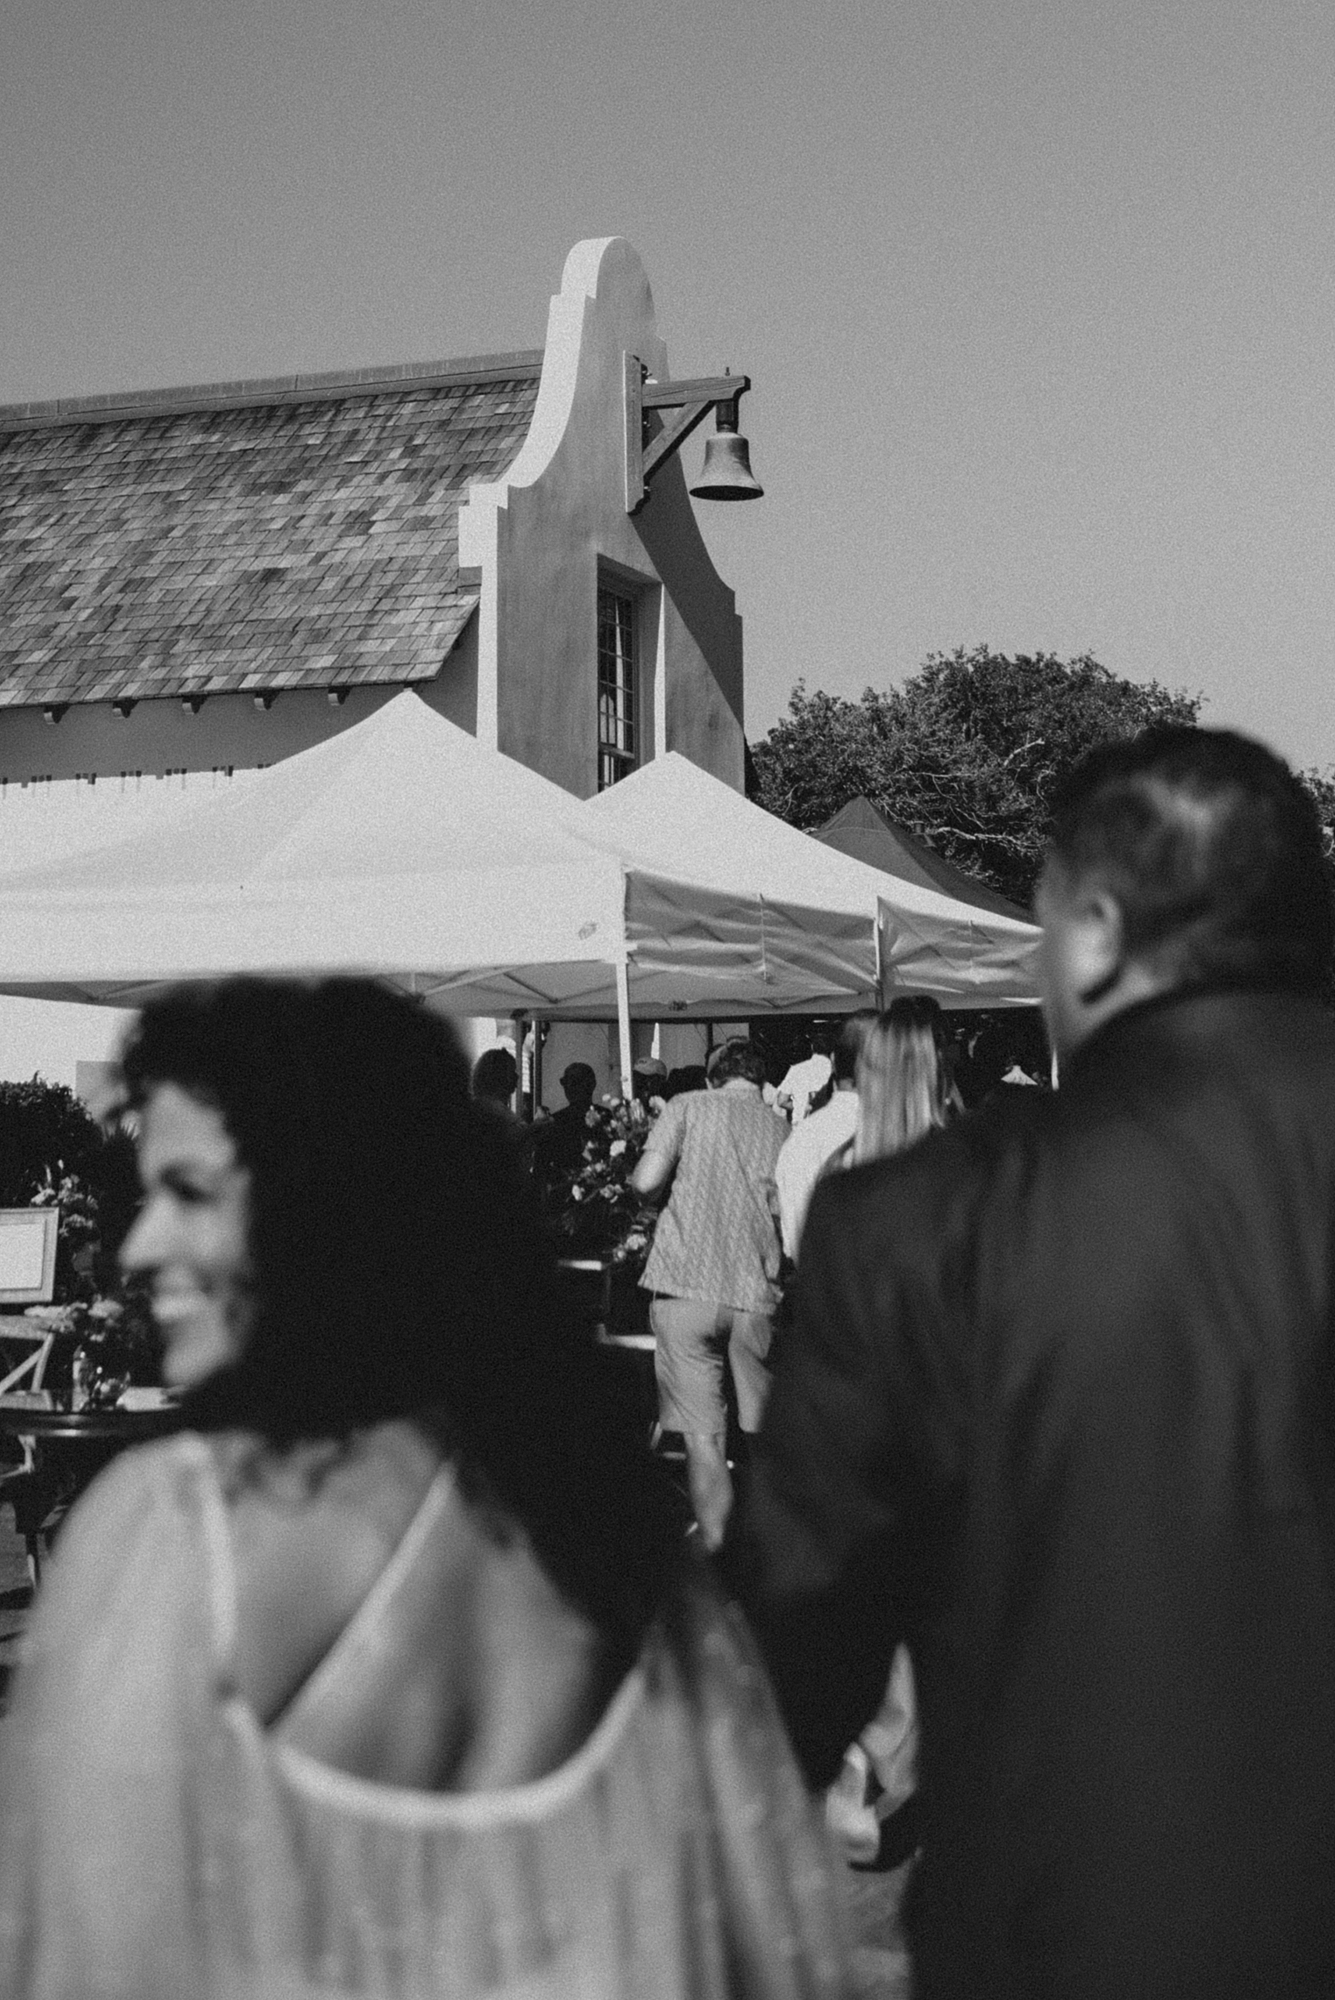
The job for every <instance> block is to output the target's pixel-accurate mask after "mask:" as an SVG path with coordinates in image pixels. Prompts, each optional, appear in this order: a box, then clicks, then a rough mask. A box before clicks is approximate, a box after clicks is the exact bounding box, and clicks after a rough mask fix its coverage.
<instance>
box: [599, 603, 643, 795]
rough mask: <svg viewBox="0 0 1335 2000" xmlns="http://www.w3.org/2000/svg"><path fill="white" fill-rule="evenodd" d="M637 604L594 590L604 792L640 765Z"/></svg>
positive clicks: (600, 785) (602, 786)
mask: <svg viewBox="0 0 1335 2000" xmlns="http://www.w3.org/2000/svg"><path fill="white" fill-rule="evenodd" d="M637 709H638V689H637V687H636V659H635V600H634V598H633V597H626V596H623V594H622V593H621V592H620V591H619V590H608V589H607V588H606V587H605V586H602V585H600V586H599V590H598V789H599V791H600V792H605V791H606V790H607V788H608V786H609V785H614V784H615V783H616V782H617V779H618V778H624V777H625V776H626V774H627V773H628V772H630V771H633V770H634V769H635V766H636V764H637V762H638V761H639V716H638V713H637Z"/></svg>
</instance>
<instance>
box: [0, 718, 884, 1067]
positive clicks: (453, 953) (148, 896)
mask: <svg viewBox="0 0 1335 2000" xmlns="http://www.w3.org/2000/svg"><path fill="white" fill-rule="evenodd" d="M580 810H581V808H579V807H578V805H577V803H576V802H575V801H574V800H572V799H571V797H570V795H569V794H568V793H566V792H563V791H561V790H560V789H559V788H558V787H557V786H555V785H552V784H550V783H549V782H548V781H547V780H546V779H544V778H541V777H539V776H537V775H536V774H535V773H534V772H532V771H530V770H528V769H527V768H526V767H525V766H523V765H520V764H517V763H515V762H513V761H512V760H511V759H509V758H505V757H501V756H499V755H497V754H496V753H493V752H488V751H485V750H483V749H482V748H481V747H480V746H479V745H478V744H477V742H476V741H475V739H474V738H473V737H471V736H469V735H467V734H466V733H465V732H464V731H462V730H460V729H457V728H456V727H455V726H454V725H453V724H451V723H449V722H446V721H445V720H444V719H443V718H441V717H440V716H438V715H436V714H435V713H434V711H433V710H431V709H429V708H428V707H427V706H426V705H425V703H423V702H422V701H420V700H419V699H418V698H417V696H415V695H413V694H406V693H405V694H403V695H400V696H398V697H396V698H395V699H394V700H393V701H391V702H389V703H387V704H386V706H385V707H384V708H382V709H381V710H379V711H378V712H377V713H376V714H375V715H373V716H371V717H369V718H368V719H367V720H366V721H365V722H363V723H360V724H357V725H356V726H355V727H353V728H350V729H347V730H345V731H343V732H342V733H341V734H339V735H338V736H335V737H333V738H331V739H330V740H328V741H327V742H324V743H321V744H318V745H316V746H315V747H314V748H313V749H310V750H307V751H303V752H302V753H300V754H299V755H297V756H295V757H291V758H288V759H286V760H284V761H283V762H282V763H280V764H276V765H274V766H273V767H271V768H270V769H269V770H266V771H261V772H257V773H255V774H253V775H252V776H251V778H250V779H249V780H248V781H247V783H246V784H245V785H244V787H241V788H237V789H229V790H227V791H225V792H219V793H218V794H216V795H208V796H204V797H202V798H201V797H198V796H197V795H192V794H189V793H187V794H185V795H183V797H182V800H181V803H180V808H179V810H177V811H172V812H168V811H165V810H163V811H158V812H155V813H154V815H153V823H152V824H151V825H146V826H144V827H143V828H142V829H141V830H140V831H138V832H136V833H133V834H131V835H130V836H129V837H128V838H125V839H121V840H117V841H114V842H111V843H109V844H103V845H100V846H97V847H93V848H85V849H84V851H82V852H73V853H67V855H66V858H65V859H63V860H60V861H56V862H53V863H51V864H50V865H48V866H44V867H39V868H28V869H18V870H7V871H5V872H4V873H0V992H5V993H10V994H25V995H29V996H34V997H44V998H49V999H60V1000H84V1001H95V1002H99V1003H102V1004H106V1005H111V1006H119V1007H127V1006H135V1005H138V1004H139V1003H140V1002H142V1001H143V1000H144V999H146V998H147V997H149V996H150V995H151V994H153V993H154V992H156V991H159V990H160V989H161V988H163V987H164V986H167V985H169V984H172V983H173V982H175V981H177V980H180V979H197V978H213V977H220V976H222V975H224V974H227V973H230V972H257V973H288V974H296V975H313V974H317V973H326V972H334V971H341V972H354V971H356V972H364V973H367V974H371V975H373V976H376V977H379V978H384V979H387V980H391V981H393V982H394V983H396V984H397V985H399V986H401V987H403V988H404V989H405V990H407V991H409V992H412V993H415V994H419V995H421V996H422V997H423V998H425V999H427V1000H428V1001H429V1002H430V1003H431V1004H433V1005H435V1006H438V1007H440V1008H441V1009H442V1010H443V1011H451V1012H456V1013H461V1014H469V1013H473V1014H488V1013H492V1014H494V1013H520V1012H522V1013H526V1014H543V1015H553V1014H563V1015H565V1016H567V1017H574V1018H578V1017H584V1018H598V1019H602V1018H609V1017H612V1016H616V1017H617V1018H619V1020H620V1023H621V1056H622V1070H623V1074H624V1075H625V1077H626V1080H627V1086H628V1080H629V1069H630V1031H629V1022H630V1017H631V1015H632V1013H634V1014H638V1015H640V1016H641V1017H645V1018H650V1019H657V1018H669V1017H671V1016H674V1015H680V1014H695V1015H698V1016H713V1017H716V1018H717V1017H719V1016H726V1015H729V1014H732V1015H742V1014H761V1013H766V1012H772V1011H786V1012H793V1011H799V1010H800V1011H811V1012H822V1011H827V1010H829V1011H833V1010H837V1009H840V1008H848V1007H852V1006H858V1005H866V1004H867V1003H868V1002H869V1001H870V1000H872V999H873V998H874V996H875V992H876V940H875V931H874V923H873V921H872V915H871V912H870V911H869V910H868V909H867V908H865V907H864V908H863V909H862V910H861V911H854V910H850V909H846V908H831V909H825V908H821V907H819V906H815V907H813V906H805V905H801V904H798V903H796V902H795V901H794V900H793V899H791V898H787V897H781V896H774V897H772V898H771V897H769V896H766V895H762V894H760V893H757V892H755V891H752V890H749V889H743V890H737V889H736V888H734V887H732V886H730V885H728V884H727V883H726V882H723V881H718V882H717V883H715V882H710V883H698V882H693V881H692V880H691V879H690V878H689V871H687V870H685V869H682V868H680V867H676V868H671V867H670V868H666V869H662V870H660V869H658V868H656V867H654V866H652V865H643V864H641V863H639V862H637V861H634V860H629V861H628V860H627V859H625V858H624V857H623V856H622V855H621V854H620V853H619V852H618V851H617V849H616V847H615V846H614V845H611V844H608V843H607V842H598V843H595V842H594V841H592V840H590V839H589V838H587V837H585V836H584V835H583V834H582V833H581V832H580V831H578V830H576V825H575V821H576V816H577V814H578V813H579V812H580ZM67 845H68V843H67Z"/></svg>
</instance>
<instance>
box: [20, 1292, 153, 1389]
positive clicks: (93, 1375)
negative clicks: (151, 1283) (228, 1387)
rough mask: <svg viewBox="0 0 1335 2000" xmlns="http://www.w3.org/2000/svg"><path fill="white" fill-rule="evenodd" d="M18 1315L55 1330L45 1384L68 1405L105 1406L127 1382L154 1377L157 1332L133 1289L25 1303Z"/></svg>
mask: <svg viewBox="0 0 1335 2000" xmlns="http://www.w3.org/2000/svg"><path fill="white" fill-rule="evenodd" d="M24 1318H25V1319H29V1320H32V1321H33V1322H34V1323H35V1324H36V1325H37V1326H40V1327H41V1328H42V1329H43V1331H44V1332H47V1333H54V1334H55V1336H56V1348H55V1352H54V1353H53V1355H52V1358H51V1362H50V1363H49V1364H48V1368H47V1378H46V1379H47V1386H48V1388H50V1390H51V1392H52V1394H53V1396H54V1397H55V1398H56V1400H57V1401H58V1402H62V1403H64V1404H65V1405H66V1406H67V1407H68V1408H70V1409H72V1410H79V1409H92V1410H102V1409H110V1408H111V1407H112V1406H113V1405H114V1404H116V1403H117V1402H119V1400H120V1398H121V1396H122V1394H123V1393H124V1391H125V1390H126V1389H127V1388H128V1387H129V1385H130V1384H131V1383H132V1382H140V1383H142V1382H150V1381H155V1380H156V1379H157V1369H158V1337H157V1333H156V1330H155V1329H154V1327H153V1323H152V1319H151V1316H150V1314H149V1311H148V1306H147V1301H146V1300H145V1299H143V1298H142V1297H141V1296H140V1295H139V1294H138V1293H137V1292H134V1291H130V1290H127V1291H125V1292H124V1293H123V1294H122V1296H120V1297H118V1298H94V1299H68V1300H66V1302H65V1303H64V1304H63V1305H51V1306H29V1307H28V1309H27V1311H26V1313H25V1314H24Z"/></svg>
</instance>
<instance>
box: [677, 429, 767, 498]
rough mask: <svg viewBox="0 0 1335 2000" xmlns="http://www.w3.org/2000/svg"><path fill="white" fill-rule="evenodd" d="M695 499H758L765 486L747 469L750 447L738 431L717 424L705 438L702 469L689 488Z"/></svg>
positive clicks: (749, 467)
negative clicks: (725, 428)
mask: <svg viewBox="0 0 1335 2000" xmlns="http://www.w3.org/2000/svg"><path fill="white" fill-rule="evenodd" d="M691 492H692V493H693V494H694V496H695V498H696V499H697V500H759V499H761V498H762V497H763V495H764V492H765V489H764V487H763V486H762V485H761V484H760V481H759V480H758V479H757V478H756V476H755V474H754V473H753V472H752V470H751V447H750V445H749V444H748V443H747V441H746V439H745V438H744V437H743V436H742V435H741V434H740V432H738V431H728V430H724V429H722V427H720V428H719V430H718V431H716V433H715V434H714V436H713V437H712V438H706V439H705V463H704V470H703V471H702V472H701V474H700V477H699V479H698V480H697V481H696V483H695V485H694V486H693V487H692V488H691Z"/></svg>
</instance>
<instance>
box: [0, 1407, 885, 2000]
mask: <svg viewBox="0 0 1335 2000" xmlns="http://www.w3.org/2000/svg"><path fill="white" fill-rule="evenodd" d="M449 1478H450V1475H449V1474H448V1472H446V1473H444V1474H442V1475H441V1478H440V1479H438V1480H437V1482H436V1483H435V1484H433V1486H432V1488H431V1489H430V1491H429V1492H428V1494H427V1496H426V1498H425V1500H424V1501H423V1503H422V1506H421V1508H420V1510H419V1511H418V1514H417V1515H416V1517H415V1519H414V1521H413V1523H412V1525H411V1526H410V1528H409V1529H408V1532H407V1534H406V1535H405V1536H404V1538H403V1540H402V1542H401V1543H400V1545H399V1547H398V1549H397V1551H396V1552H395V1554H394V1556H393V1557H392V1558H391V1560H390V1562H389V1564H388V1565H387V1567H386V1569H385V1570H384V1571H383V1572H382V1574H381V1576H380V1578H379V1580H378V1582H377V1584H376V1585H375V1587H374V1588H373V1590H372V1592H371V1595H370V1597H369V1598H368V1599H367V1600H366V1602H365V1603H364V1604H363V1606H362V1607H361V1609H360V1610H359V1611H358V1613H357V1614H356V1615H355V1617H354V1618H353V1619H352V1621H351V1623H350V1624H349V1625H348V1626H347V1627H346V1628H345V1631H344V1632H343V1634H342V1636H341V1637H340V1639H339V1640H338V1641H337V1643H336V1644H335V1646H334V1648H333V1650H332V1652H331V1653H330V1654H329V1655H327V1656H326V1658H325V1660H324V1661H323V1662H322V1664H321V1666H320V1667H319V1668H318V1669H317V1670H316V1673H315V1674H314V1675H313V1676H312V1678H311V1679H310V1680H309V1681H308V1682H307V1683H306V1686H305V1687H304V1689H303V1690H302V1693H301V1695H300V1696H299V1697H298V1700H297V1702H296V1703H294V1705H293V1706H292V1708H291V1709H289V1710H288V1711H286V1712H285V1715H284V1717H283V1718H282V1721H281V1723H280V1724H279V1725H278V1726H277V1727H275V1728H273V1729H265V1728H264V1727H262V1726H261V1724H260V1722H259V1720H258V1718H257V1717H256V1715H255V1713H254V1711H253V1710H252V1709H251V1708H250V1707H249V1706H248V1705H247V1703H246V1702H245V1701H244V1700H243V1699H242V1698H241V1696H240V1695H239V1694H238V1692H237V1691H236V1686H235V1678H234V1674H233V1671H232V1659H233V1653H234V1645H235V1622H236V1621H235V1590H234V1580H233V1572H232V1560H231V1544H230V1536H229V1527H228V1520H227V1513H226V1507H225V1503H224V1500H223V1495H222V1492H221V1489H220V1486H219V1483H218V1476H217V1472H216V1469H215V1464H214V1459H213V1456H212V1453H211V1451H210V1450H209V1448H208V1446H207V1445H206V1444H205V1443H204V1442H203V1440H202V1439H199V1438H197V1437H191V1436H184V1437H179V1438H174V1439H171V1440H168V1441H166V1442H164V1443H162V1444H159V1445H154V1446H150V1447H147V1448H146V1449H144V1450H142V1451H138V1452H134V1453H130V1454H127V1455H126V1456H125V1457H124V1458H122V1459H120V1460H118V1461H117V1462H116V1463H115V1464H114V1465H113V1466H112V1467H111V1468H110V1470H109V1471H108V1472H107V1473H106V1474H104V1475H103V1477H102V1478H101V1479H100V1480H99V1481H98V1482H97V1484H96V1486H95V1487H94V1488H93V1490H92V1492H91V1493H90V1495H89V1496H88V1498H87V1499H86V1500H85V1502H84V1503H83V1504H82V1505H81V1506H80V1507H79V1508H78V1509H77V1510H76V1512H75V1514H74V1516H73V1517H72V1518H71V1521H70V1523H69V1525H68V1527H67V1529H66V1531H65V1536H64V1539H63V1541H62V1546H61V1548H60V1551H59V1553H58V1555H57V1558H56V1560H55V1562H54V1563H53V1564H52V1566H51V1570H50V1572H49V1575H48V1579H47V1581H46V1582H45V1583H44V1585H43V1590H42V1594H41V1598H40V1601H39V1605H38V1608H37V1613H36V1616H35V1619H34V1624H33V1628H32V1638H31V1646H30V1651H29V1654H28V1657H27V1659H26V1662H25V1665H24V1668H23V1669H22V1671H21V1673H20V1676H19V1682H18V1688H17V1692H16V1698H15V1703H14V1708H13V1711H12V1713H11V1716H10V1719H9V1720H8V1722H7V1723H6V1724H5V1725H4V1732H5V1733H4V1741H3V1757H2V1759H0V1776H2V1777H3V1792H2V1793H0V1992H3V1993H4V1994H5V1995H7V1996H15V2000H18V1996H27V1995H31V1996H40V2000H82V1997H83V1996H89V2000H91V1996H94V1995H96V1996H99V2000H103V1997H104V1996H113V1995H114V1996H118V2000H119V1997H120V1996H123V1997H124V2000H130V1996H134V2000H156V1996H162V2000H166V1996H168V1995H170V1996H173V2000H176V1996H180V1995H193V1994H196V1993H199V1994H206V1993H207V1994H220V1995H224V1996H229V2000H230V1996H240V1995H247V1996H250V1995H256V1996H259V1995H263V1996H266V2000H267V1996H274V2000H289V1996H290V2000H298V1996H300V2000H313V1996H316V1995H334V1994H358V1995H376V1996H385V2000H391V1997H392V2000H419V1996H420V2000H427V1996H431V2000H456V1997H457V2000H465V1996H467V2000H480V1996H483V1995H487V1996H495V2000H614V1996H615V2000H620V1996H623V1995H624V1996H626V2000H632V1996H633V2000H725V1996H727V2000H734V1997H735V1996H736V1997H739V2000H752V1996H754V2000H806V1996H811V2000H827V1996H835V1995H842V1994H844V1993H846V1992H847V1991H848V1990H849V1989H848V1987H847V1984H846V1973H845V1958H844V1945H843V1932H842V1916H841V1911H840V1909H839V1906H838V1903H837V1899H836V1892H835V1890H834V1888H833V1886H832V1882H831V1875H830V1872H829V1861H828V1856H827V1852H826V1849H825V1847H824V1843H823V1840H822V1836H821V1833H820V1830H819V1828H818V1827H817V1825H816V1823H815V1821H814V1818H813V1814H812V1810H811V1807H810V1805H809V1803H808V1801H807V1798H806V1796H805V1794H804V1792H803V1789H802V1786H801V1783H800V1780H799V1778H798V1776H797V1773H796V1770H795V1767H794V1765H793V1763H792V1760H791V1757H790V1754H789V1752H788V1749H787V1746H786V1743H785V1740H784V1738H783V1735H782V1732H781V1729H780V1726H779V1724H778V1722H777V1720H776V1717H775V1713H774V1709H773V1706H772V1701H771V1697H770V1694H769V1691H768V1688H767V1685H766V1683H765V1680H764V1678H763V1675H762V1673H761V1671H760V1669H759V1668H758V1666H757V1665H756V1663H755V1660H754V1656H753V1653H752V1650H751V1645H750V1641H749V1638H748V1636H747V1634H746V1632H745V1629H744V1627H743V1626H742V1624H741V1622H740V1620H739V1619H738V1618H737V1616H736V1614H735V1613H733V1612H732V1611H731V1610H730V1608H728V1607H727V1606H726V1605H724V1604H723V1603H722V1602H721V1601H720V1600H718V1599H717V1598H716V1597H715V1596H714V1595H713V1593H712V1591H711V1590H710V1589H709V1587H708V1586H707V1584H705V1583H704V1582H703V1581H702V1580H694V1581H688V1582H687V1583H686V1585H685V1586H684V1587H683V1588H682V1590H680V1591H679V1592H678V1593H677V1594H676V1596H675V1597H674V1600H673V1602H672V1604H671V1605H670V1606H669V1608H668V1610H667V1612H666V1613H665V1615H664V1617H663V1619H662V1620H661V1621H660V1623H659V1624H658V1626H656V1628H655V1629H654V1630H653V1631H652V1632H651V1633H650V1635H649V1637H648V1639H647V1641H646V1643H645V1646H644V1648H643V1651H642V1654H641V1657H640V1659H639V1661H638V1663H637V1665H636V1666H635V1668H634V1669H633V1670H632V1672H631V1673H630V1674H629V1675H628V1676H627V1678H626V1679H625V1680H624V1681H623V1682H622V1684H621V1686H620V1688H619V1689H618V1691H617V1692H616V1694H615V1695H614V1696H613V1698H612V1700H611V1702H610V1704H609V1706H608V1707H607V1708H606V1710H605V1711H604V1713H603V1715H602V1717H601V1719H600V1720H599V1722H598V1723H597V1725H596V1727H595V1728H594V1730H593V1733H592V1734H591V1735H590V1736H589V1737H588V1739H587V1740H586V1741H585V1743H584V1744H583V1745H582V1747H581V1748H580V1749H579V1750H578V1751H577V1752H576V1754H575V1755H574V1756H572V1757H571V1758H570V1759H569V1760H568V1761H567V1762H566V1763H564V1764H563V1765H562V1766H561V1767H560V1768H559V1769H557V1770H556V1771H554V1772H553V1773H552V1774H551V1775H550V1776H548V1777H545V1778H542V1779H540V1780H538V1781H537V1782H535V1783H532V1784H526V1785H521V1786H517V1787H514V1788H512V1789H509V1790H505V1791H498V1792H489V1793H428V1792H421V1791H412V1790H406V1789H400V1788H396V1787H392V1786H388V1785H382V1784H379V1783H371V1782H367V1781H365V1780H362V1779H358V1778H354V1777H351V1776H349V1775H347V1774H346V1773H344V1772H342V1771H340V1770H338V1769H335V1768H334V1767H333V1766H332V1765H330V1764H327V1763H324V1762H321V1761H319V1759H318V1758H316V1757H315V1756H313V1755H312V1754H310V1752H309V1750H306V1749H299V1748H298V1747H297V1742H296V1740H295V1739H297V1738H302V1739H304V1740H306V1741H308V1742H309V1741H312V1740H314V1741H317V1742H318V1740H319V1736H320V1728H321V1723H322V1720H328V1719H331V1718H332V1719H335V1720H336V1719H337V1717H338V1714H339V1710H340V1705H345V1704H347V1703H348V1702H351V1701H360V1700H365V1699H366V1698H367V1696H368V1694H369V1695H371V1696H372V1697H373V1695H374V1689H375V1686H376V1682H377V1675H378V1674H382V1675H383V1676H384V1679H385V1682H386V1684H387V1685H393V1684H394V1676H393V1674H392V1673H391V1672H390V1671H389V1669H390V1668H391V1667H392V1664H393V1661H392V1653H393V1648H394V1647H395V1646H396V1645H400V1644H406V1643H411V1634H412V1632H413V1629H414V1619H413V1617H412V1615H411V1614H412V1608H413V1602H414V1596H415V1594H416V1593H420V1592H422V1591H424V1590H431V1589H432V1588H433V1587H434V1580H433V1559H434V1554H435V1551H436V1548H437V1546H438V1544H439V1542H440V1539H441V1538H440V1537H439V1536H437V1535H436V1534H435V1529H436V1526H437V1522H438V1518H439V1515H440V1512H441V1511H442V1508H443V1506H444V1504H445V1497H446V1496H445V1492H444V1487H443V1483H442V1482H448V1480H449ZM418 1629H419V1630H420V1629H421V1627H420V1621H419V1623H418Z"/></svg>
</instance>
